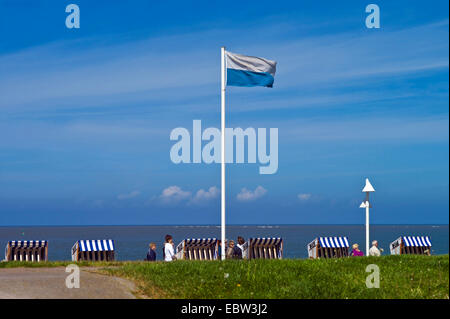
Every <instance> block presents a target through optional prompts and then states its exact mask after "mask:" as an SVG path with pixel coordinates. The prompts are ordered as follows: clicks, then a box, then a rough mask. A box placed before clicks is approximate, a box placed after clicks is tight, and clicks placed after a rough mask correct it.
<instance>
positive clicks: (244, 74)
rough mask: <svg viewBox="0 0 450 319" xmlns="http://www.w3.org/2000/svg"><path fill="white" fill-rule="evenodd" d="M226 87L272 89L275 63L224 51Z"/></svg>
mask: <svg viewBox="0 0 450 319" xmlns="http://www.w3.org/2000/svg"><path fill="white" fill-rule="evenodd" d="M225 63H226V68H227V73H226V76H227V81H226V83H227V85H230V86H265V87H270V88H271V87H272V86H273V81H274V78H275V71H276V67H277V62H275V61H271V60H267V59H264V58H259V57H254V56H246V55H242V54H236V53H231V52H228V51H225Z"/></svg>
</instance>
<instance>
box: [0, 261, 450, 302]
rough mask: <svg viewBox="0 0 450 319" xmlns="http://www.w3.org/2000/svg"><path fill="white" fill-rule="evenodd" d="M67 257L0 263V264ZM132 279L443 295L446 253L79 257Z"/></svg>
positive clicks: (336, 293) (183, 288)
mask: <svg viewBox="0 0 450 319" xmlns="http://www.w3.org/2000/svg"><path fill="white" fill-rule="evenodd" d="M70 263H71V262H48V263H23V262H22V263H21V262H7V263H0V268H3V267H20V266H40V267H41V266H43V267H49V266H65V265H68V264H70ZM369 264H376V265H377V266H378V267H379V269H380V288H372V289H369V288H367V287H366V277H367V276H368V275H369V273H368V272H366V267H367V265H369ZM80 266H96V267H102V268H103V270H102V271H104V272H106V273H108V274H111V275H116V276H120V277H124V278H128V279H131V280H133V281H134V282H136V284H137V287H138V288H139V293H141V294H144V295H146V296H148V297H150V298H262V299H265V298H343V299H345V298H446V299H448V298H449V256H448V255H441V256H383V257H379V258H376V257H364V258H341V259H331V260H325V259H321V260H307V259H284V260H251V261H248V260H227V261H225V262H221V261H175V262H172V263H164V262H155V263H149V262H113V263H80Z"/></svg>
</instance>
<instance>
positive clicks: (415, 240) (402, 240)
mask: <svg viewBox="0 0 450 319" xmlns="http://www.w3.org/2000/svg"><path fill="white" fill-rule="evenodd" d="M389 247H390V250H391V255H405V254H413V255H431V240H430V238H429V237H428V236H402V237H399V238H397V239H396V240H395V241H393V242H392V243H391V244H390V245H389Z"/></svg>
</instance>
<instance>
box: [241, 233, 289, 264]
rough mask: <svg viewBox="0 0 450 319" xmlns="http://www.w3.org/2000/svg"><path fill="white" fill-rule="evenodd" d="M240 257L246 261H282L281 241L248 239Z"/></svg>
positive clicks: (279, 239) (273, 238) (277, 239)
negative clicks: (246, 259)
mask: <svg viewBox="0 0 450 319" xmlns="http://www.w3.org/2000/svg"><path fill="white" fill-rule="evenodd" d="M242 255H243V256H244V258H248V259H282V258H283V239H282V238H280V237H270V238H249V239H248V241H246V242H245V244H244V245H243V252H242Z"/></svg>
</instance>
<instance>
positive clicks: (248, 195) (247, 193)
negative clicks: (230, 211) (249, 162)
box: [237, 186, 267, 202]
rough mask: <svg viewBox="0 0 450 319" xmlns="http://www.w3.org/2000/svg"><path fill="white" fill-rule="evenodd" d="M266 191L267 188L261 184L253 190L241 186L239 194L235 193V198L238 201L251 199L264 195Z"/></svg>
mask: <svg viewBox="0 0 450 319" xmlns="http://www.w3.org/2000/svg"><path fill="white" fill-rule="evenodd" d="M266 193H267V189H265V188H264V187H262V186H258V187H256V188H255V190H254V191H251V190H248V189H247V188H245V187H244V188H243V189H242V190H241V192H240V193H239V194H237V199H238V200H239V201H242V202H245V201H252V200H255V199H257V198H260V197H262V196H264V195H265V194H266Z"/></svg>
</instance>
